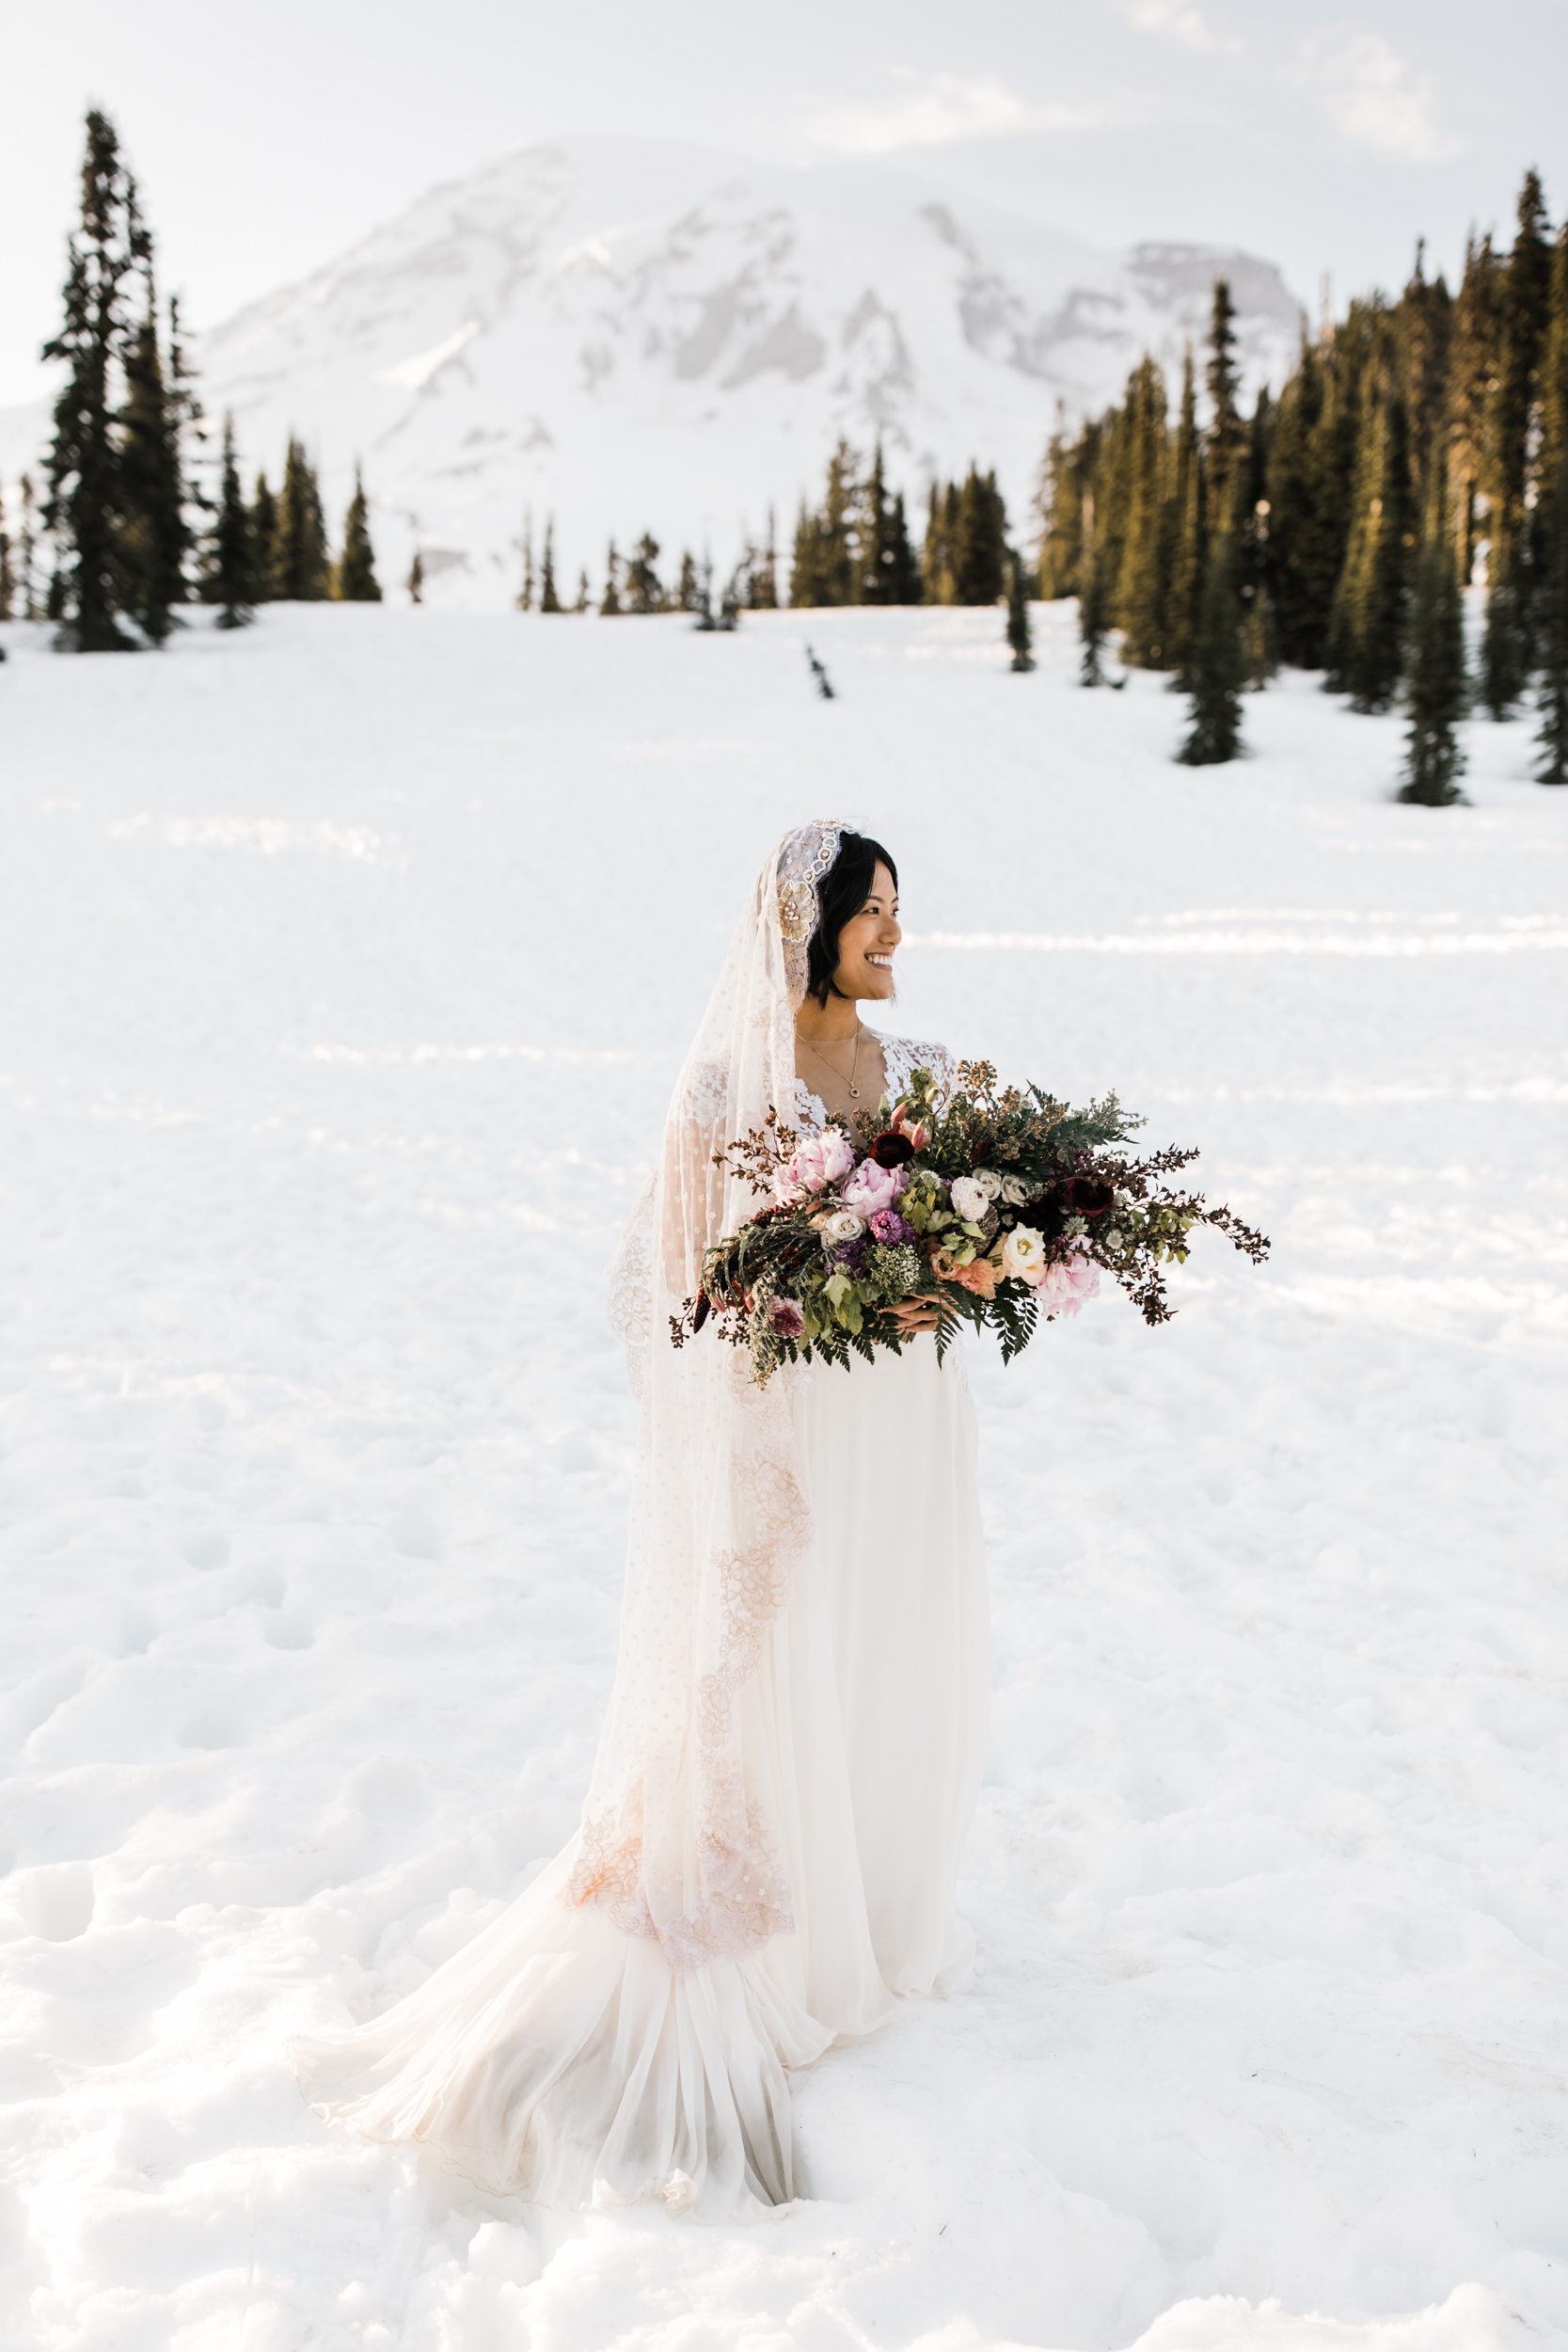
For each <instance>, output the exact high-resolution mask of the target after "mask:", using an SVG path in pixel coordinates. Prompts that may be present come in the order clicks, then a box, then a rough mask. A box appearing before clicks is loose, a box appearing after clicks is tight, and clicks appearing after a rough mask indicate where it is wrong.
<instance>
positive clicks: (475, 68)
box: [0, 0, 1568, 406]
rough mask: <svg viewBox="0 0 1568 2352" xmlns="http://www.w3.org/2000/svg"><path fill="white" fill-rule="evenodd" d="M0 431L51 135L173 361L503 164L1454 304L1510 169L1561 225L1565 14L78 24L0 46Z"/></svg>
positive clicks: (1243, 5)
mask: <svg viewBox="0 0 1568 2352" xmlns="http://www.w3.org/2000/svg"><path fill="white" fill-rule="evenodd" d="M0 43H3V54H4V58H5V72H6V80H7V85H8V105H7V109H6V114H7V121H6V132H5V136H4V139H3V141H0V219H3V220H4V222H5V233H4V236H3V238H0V406H4V405H13V404H16V403H20V402H23V401H28V400H33V399H36V398H38V397H39V396H40V394H41V393H42V391H43V390H44V389H45V388H46V383H47V378H46V375H45V373H44V371H43V370H42V369H41V368H40V363H39V358H38V350H39V345H40V342H42V340H43V338H44V337H45V336H46V335H47V334H48V333H49V332H50V331H51V330H52V327H53V326H54V323H55V313H56V309H57V301H58V287H59V283H60V279H61V276H62V270H63V262H64V251H65V236H66V231H67V230H68V227H69V225H70V219H71V212H72V208H73V204H74V200H75V176H76V172H77V169H78V166H79V161H80V149H81V137H82V132H81V119H82V115H83V113H84V111H85V109H86V107H87V105H88V104H89V103H99V104H101V105H103V106H104V107H105V108H106V109H107V111H108V112H109V113H110V114H111V116H112V117H113V118H114V119H115V121H116V122H117V124H118V126H119V132H120V135H121V137H122V140H123V142H124V145H125V147H126V150H127V151H128V153H129V156H130V159H131V162H132V165H133V167H134V168H135V172H136V174H137V177H138V180H139V182H140V185H141V189H142V195H143V205H144V210H145V212H146V214H147V215H148V216H149V218H150V221H151V224H152V226H153V229H154V230H155V232H156V234H157V237H158V241H159V252H160V257H161V265H162V275H163V278H164V281H165V283H166V286H168V287H171V288H173V289H176V290H179V291H181V292H182V294H183V297H184V304H185V311H186V316H187V318H188V320H189V322H190V324H191V325H192V326H194V327H195V328H196V329H198V331H199V329H200V328H201V327H203V326H215V325H216V324H217V323H218V322H219V321H220V320H222V319H223V318H225V317H227V316H228V315H230V313H231V312H232V311H233V310H237V309H239V308H240V307H241V305H243V304H244V303H245V302H247V301H249V300H251V299H253V298H255V297H256V296H258V295H261V294H266V293H268V292H270V291H271V290H272V289H273V288H274V287H276V286H278V285H281V284H285V283H288V282H289V281H291V280H293V279H294V278H300V277H302V276H304V275H305V274H306V273H308V272H309V271H310V270H311V269H313V268H315V267H316V266H317V265H318V264H320V263H321V262H325V261H327V260H328V259H330V258H331V257H332V256H333V255H334V254H336V253H338V252H341V250H342V249H343V248H344V247H345V246H350V245H352V244H353V243H354V242H355V240H356V238H358V237H359V236H361V235H363V234H364V233H365V232H366V231H367V230H370V229H372V228H373V227H375V226H376V225H377V224H378V223H379V222H381V221H383V220H385V219H386V218H388V216H389V215H392V214H394V213H396V212H397V211H399V210H400V209H401V208H402V207H403V206H404V204H405V203H407V202H408V201H410V200H411V199H413V198H414V197H416V196H418V195H419V194H420V192H421V191H422V190H423V189H425V188H426V187H428V186H430V185H431V184H432V183H435V182H436V181H441V180H450V179H453V178H456V177H460V176H462V175H464V174H466V173H467V172H468V171H470V170H472V169H474V168H475V167H477V166H479V165H481V164H483V163H484V162H487V161H489V160H491V159H493V158H494V157H496V156H497V155H500V154H504V153H506V152H508V151H510V150H512V149H515V148H517V147H521V146H525V145H527V144H528V143H529V142H530V141H532V140H536V139H542V138H543V139H547V138H552V137H564V136H568V135H573V134H579V133H582V132H588V131H594V132H599V133H610V134H614V133H626V134H636V135H639V136H643V137H646V136H648V135H658V136H668V137H671V138H675V139H681V140H687V141H694V142H698V143H700V144H702V145H704V146H707V147H711V148H719V149H724V150H728V151H732V152H734V153H736V155H739V156H742V157H745V158H750V159H753V160H758V161H763V160H765V161H768V162H771V163H800V164H809V163H811V162H813V161H819V160H825V159H829V158H832V157H834V156H840V155H859V156H865V155H887V156H889V157H899V158H902V159H903V160H905V161H910V162H918V164H919V165H920V166H921V167H922V168H923V169H925V170H927V171H929V170H933V169H935V170H938V171H942V172H945V173H946V174H948V175H949V176H950V177H951V178H952V179H953V181H954V182H955V183H956V184H958V185H959V186H961V187H964V188H967V189H969V190H971V191H973V192H974V193H978V194H984V195H986V196H988V197H990V198H991V199H999V200H1002V201H1005V202H1008V203H1011V204H1014V205H1016V206H1019V207H1021V208H1022V209H1025V210H1027V211H1028V212H1029V213H1031V214H1032V215H1035V216H1036V217H1037V218H1038V219H1040V220H1041V221H1045V222H1050V223H1052V224H1053V225H1055V226H1057V227H1059V228H1061V229H1063V230H1069V231H1071V232H1073V233H1075V234H1077V235H1080V236H1083V237H1085V238H1087V239H1089V240H1090V241H1091V242H1093V243H1096V244H1100V245H1103V246H1123V245H1128V244H1132V243H1134V242H1139V241H1142V240H1146V239H1152V240H1158V241H1162V242H1166V241H1168V242H1178V243H1182V242H1196V243H1214V244H1224V245H1237V246H1243V247H1245V248H1247V249H1248V250H1250V251H1252V252H1256V253H1259V254H1262V255H1264V256H1265V257H1267V258H1268V259H1270V260H1272V261H1275V262H1278V263H1279V264H1280V265H1281V267H1282V268H1283V269H1284V271H1285V273H1286V275H1287V277H1288V278H1289V279H1290V281H1291V284H1292V285H1293V286H1294V288H1295V289H1296V291H1297V293H1298V294H1301V295H1302V296H1303V297H1304V298H1306V299H1307V301H1308V303H1309V304H1310V305H1311V307H1312V308H1313V310H1316V308H1317V303H1318V298H1319V292H1320V287H1321V281H1322V277H1323V272H1325V271H1327V272H1328V273H1330V276H1331V279H1332V285H1333V291H1334V294H1335V297H1336V299H1337V300H1342V299H1343V298H1344V297H1345V296H1346V295H1347V294H1351V293H1354V292H1356V291H1359V290H1361V289H1364V288H1366V287H1368V286H1370V285H1373V284H1383V285H1393V284H1397V283H1398V282H1400V281H1401V280H1402V279H1403V278H1404V277H1405V276H1406V275H1407V274H1408V271H1409V267H1410V261H1411V256H1412V253H1413V250H1414V246H1415V241H1416V238H1417V237H1418V235H1422V234H1424V235H1425V237H1426V238H1427V240H1428V249H1429V253H1430V255H1431V257H1432V263H1433V266H1441V267H1443V268H1445V269H1447V270H1448V271H1449V273H1450V275H1451V274H1452V272H1453V271H1454V269H1455V267H1456V265H1457V264H1458V262H1460V261H1461V260H1462V258H1463V252H1464V241H1465V232H1466V230H1467V229H1468V228H1469V226H1470V225H1471V224H1477V225H1479V226H1481V228H1486V227H1493V228H1496V229H1497V230H1501V231H1502V232H1503V233H1505V234H1506V233H1508V232H1509V230H1510V227H1511V223H1512V218H1513V205H1514V199H1515V197H1516V194H1517V189H1518V183H1519V181H1520V178H1521V176H1522V173H1523V171H1524V168H1525V167H1526V166H1527V165H1528V164H1531V163H1533V164H1535V165H1537V166H1538V167H1539V168H1540V169H1541V171H1542V172H1543V174H1544V178H1545V182H1546V194H1547V202H1548V206H1549V208H1550V209H1551V212H1552V216H1553V218H1554V220H1555V219H1556V218H1558V217H1560V214H1561V212H1562V210H1563V209H1564V208H1565V207H1568V105H1565V104H1564V103H1563V93H1564V91H1565V90H1568V6H1565V5H1564V0H1488V5H1487V6H1486V7H1485V8H1480V9H1478V8H1476V7H1475V6H1474V5H1473V0H1465V5H1463V6H1461V5H1459V0H1423V4H1421V5H1418V0H1378V5H1376V6H1372V7H1363V8H1357V9H1352V10H1344V9H1339V8H1336V7H1335V5H1334V0H1322V5H1320V0H1201V5H1199V4H1198V0H963V5H962V7H958V6H955V5H954V0H942V5H940V6H939V5H935V4H934V0H896V5H889V0H788V5H787V6H784V7H780V8H772V9H768V8H756V7H752V8H736V7H735V6H734V0H722V4H721V0H664V5H663V6H661V7H658V8H650V7H648V5H647V0H578V5H577V6H576V7H573V8H563V7H562V6H561V5H560V0H551V5H550V6H549V7H548V8H545V7H541V6H540V5H538V0H442V5H441V6H440V7H439V8H428V7H426V8H416V7H413V6H410V5H408V0H376V5H375V6H374V7H373V8H372V7H371V6H369V5H367V0H352V4H351V5H345V4H344V0H268V6H267V7H266V8H265V9H262V8H258V7H256V6H255V5H254V0H230V5H229V6H228V7H225V8H213V7H212V5H211V0H199V5H198V0H161V5H160V7H159V8H158V9H157V10H156V11H153V12H149V11H145V10H140V9H129V8H125V7H124V5H123V0H114V4H113V5H108V4H107V0H77V5H76V6H74V7H72V8H71V9H70V10H69V11H62V10H60V9H46V8H28V9H26V10H24V9H22V8H19V7H16V6H14V5H13V6H12V7H11V8H8V10H7V11H6V15H5V18H4V20H3V26H0Z"/></svg>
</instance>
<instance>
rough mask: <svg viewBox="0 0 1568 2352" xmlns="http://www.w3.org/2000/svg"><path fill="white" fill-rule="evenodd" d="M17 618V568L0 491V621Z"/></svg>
mask: <svg viewBox="0 0 1568 2352" xmlns="http://www.w3.org/2000/svg"><path fill="white" fill-rule="evenodd" d="M15 617H16V567H15V565H14V564H13V563H12V561H11V536H10V532H8V530H7V529H6V500H5V493H4V491H3V490H0V621H10V620H14V619H15Z"/></svg>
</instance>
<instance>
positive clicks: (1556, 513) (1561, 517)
mask: <svg viewBox="0 0 1568 2352" xmlns="http://www.w3.org/2000/svg"><path fill="white" fill-rule="evenodd" d="M1537 544H1538V546H1539V548H1540V553H1541V562H1540V571H1539V588H1540V593H1539V596H1538V598H1537V604H1538V614H1537V618H1538V623H1539V644H1540V654H1541V689H1540V691H1541V732H1540V735H1539V737H1538V738H1537V740H1538V742H1539V744H1540V746H1541V764H1540V766H1539V767H1538V768H1537V769H1536V771H1535V773H1536V779H1537V781H1538V782H1539V783H1541V784H1568V463H1560V464H1559V466H1558V469H1557V477H1556V480H1555V481H1554V482H1553V484H1552V487H1551V496H1550V500H1549V502H1548V510H1547V517H1546V521H1545V524H1544V529H1543V531H1542V533H1541V537H1540V539H1539V541H1538V543H1537Z"/></svg>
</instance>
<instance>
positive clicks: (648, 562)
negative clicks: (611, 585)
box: [626, 531, 664, 612]
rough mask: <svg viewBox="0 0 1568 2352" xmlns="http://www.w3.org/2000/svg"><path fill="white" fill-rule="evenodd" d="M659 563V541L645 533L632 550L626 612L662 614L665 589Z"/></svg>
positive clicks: (627, 575)
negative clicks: (661, 580) (658, 566)
mask: <svg viewBox="0 0 1568 2352" xmlns="http://www.w3.org/2000/svg"><path fill="white" fill-rule="evenodd" d="M657 563H658V541H657V539H656V538H655V537H654V536H653V533H652V532H647V531H645V532H643V533H642V536H641V539H639V541H638V542H637V545H636V547H635V548H633V549H632V552H631V560H630V562H629V563H628V564H627V565H626V611H627V612H663V610H664V589H663V586H662V585H661V583H660V580H659V577H658V573H657V569H656V568H655V567H656V565H657Z"/></svg>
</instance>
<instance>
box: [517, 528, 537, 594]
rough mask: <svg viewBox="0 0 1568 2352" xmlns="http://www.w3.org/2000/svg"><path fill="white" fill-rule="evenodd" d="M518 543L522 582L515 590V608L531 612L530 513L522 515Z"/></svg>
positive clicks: (531, 555)
mask: <svg viewBox="0 0 1568 2352" xmlns="http://www.w3.org/2000/svg"><path fill="white" fill-rule="evenodd" d="M520 544H521V547H522V551H523V584H522V586H521V587H520V588H519V589H518V591H517V610H518V612H532V610H533V516H531V514H525V515H524V516H523V536H522V540H521V542H520Z"/></svg>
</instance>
